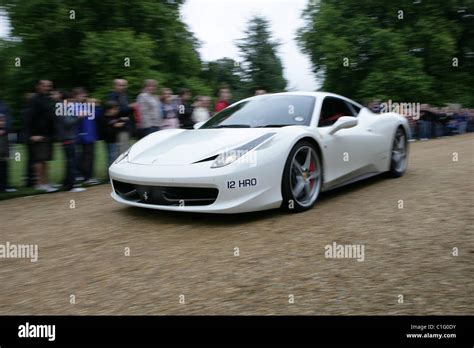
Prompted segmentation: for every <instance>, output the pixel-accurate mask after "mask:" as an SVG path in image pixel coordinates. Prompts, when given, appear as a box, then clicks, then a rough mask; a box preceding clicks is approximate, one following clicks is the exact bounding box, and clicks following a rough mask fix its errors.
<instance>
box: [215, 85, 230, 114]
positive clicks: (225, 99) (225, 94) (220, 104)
mask: <svg viewBox="0 0 474 348" xmlns="http://www.w3.org/2000/svg"><path fill="white" fill-rule="evenodd" d="M231 97H232V94H231V93H230V90H229V89H228V88H221V89H219V100H218V101H217V103H216V106H215V108H214V110H215V112H220V111H222V110H224V109H225V108H226V107H228V106H229V105H230V102H229V101H230V98H231Z"/></svg>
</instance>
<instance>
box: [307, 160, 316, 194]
mask: <svg viewBox="0 0 474 348" xmlns="http://www.w3.org/2000/svg"><path fill="white" fill-rule="evenodd" d="M314 170H315V165H314V162H311V163H310V164H309V169H308V172H309V175H310V176H311V175H313V173H314ZM309 182H310V185H311V188H313V186H314V179H311V180H310V181H309Z"/></svg>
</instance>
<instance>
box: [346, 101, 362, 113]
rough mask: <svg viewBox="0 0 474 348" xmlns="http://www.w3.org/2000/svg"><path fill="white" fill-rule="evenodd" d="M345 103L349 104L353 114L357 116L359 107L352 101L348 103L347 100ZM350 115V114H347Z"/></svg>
mask: <svg viewBox="0 0 474 348" xmlns="http://www.w3.org/2000/svg"><path fill="white" fill-rule="evenodd" d="M347 104H348V105H349V107H350V108H352V110H354V111H355V115H354V116H358V115H359V112H360V107H359V106H357V105H355V104H354V103H349V102H347ZM349 116H350V115H349Z"/></svg>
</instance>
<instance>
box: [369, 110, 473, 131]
mask: <svg viewBox="0 0 474 348" xmlns="http://www.w3.org/2000/svg"><path fill="white" fill-rule="evenodd" d="M368 108H369V109H370V110H372V111H373V112H376V113H380V112H383V111H382V108H381V103H380V102H379V101H372V102H370V103H369V104H368ZM416 109H417V108H416V107H413V108H410V110H408V111H410V112H404V110H403V108H401V110H397V111H398V112H399V113H400V114H402V115H404V116H405V117H406V118H407V119H408V122H409V124H410V130H411V135H410V136H411V139H412V140H428V139H432V138H439V137H443V136H450V135H456V134H464V133H466V132H474V109H467V108H462V106H461V105H459V104H452V105H448V106H444V107H437V106H432V105H429V104H421V105H419V110H418V111H419V112H418V111H417V112H414V111H415V110H416Z"/></svg>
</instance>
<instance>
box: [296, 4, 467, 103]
mask: <svg viewBox="0 0 474 348" xmlns="http://www.w3.org/2000/svg"><path fill="white" fill-rule="evenodd" d="M473 6H474V5H473V2H472V1H469V0H430V1H421V0H420V1H413V0H402V1H384V0H362V1H361V0H321V1H310V2H309V4H308V6H307V8H306V9H305V11H304V13H303V18H304V19H305V22H306V24H305V26H304V27H303V28H301V29H300V30H299V31H298V36H297V39H298V41H299V44H300V46H301V47H302V49H303V51H304V52H305V53H307V54H308V55H309V56H310V59H311V62H312V65H313V70H314V72H315V73H316V74H317V76H319V77H320V78H323V79H324V82H323V86H322V88H323V89H325V90H328V91H331V92H335V93H340V94H343V95H346V96H348V97H352V98H355V99H370V98H379V99H393V100H404V101H420V102H428V103H432V104H442V103H447V102H459V103H462V104H464V105H469V106H473V105H474V7H473Z"/></svg>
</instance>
